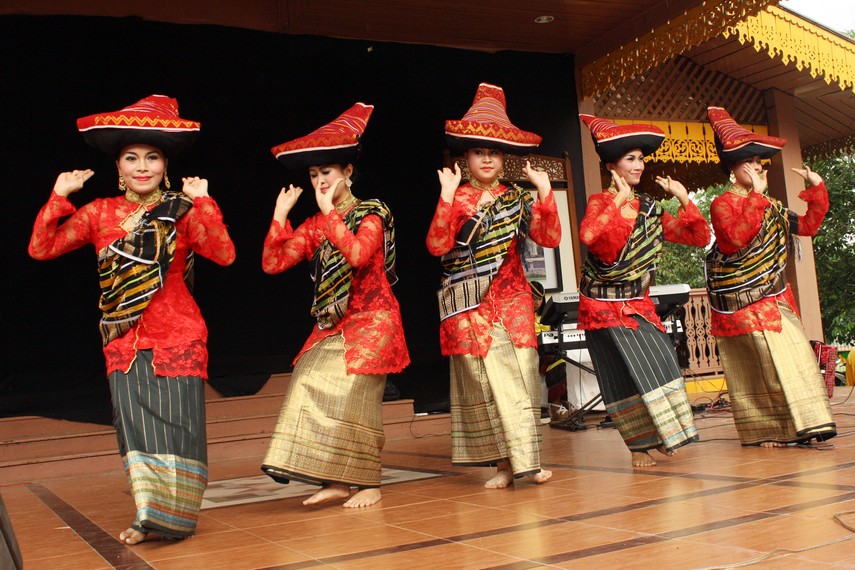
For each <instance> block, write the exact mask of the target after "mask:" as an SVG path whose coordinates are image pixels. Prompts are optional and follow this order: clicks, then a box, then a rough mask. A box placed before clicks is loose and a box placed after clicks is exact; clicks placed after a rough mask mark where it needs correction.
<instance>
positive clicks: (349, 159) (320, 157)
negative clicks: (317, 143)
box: [276, 146, 359, 170]
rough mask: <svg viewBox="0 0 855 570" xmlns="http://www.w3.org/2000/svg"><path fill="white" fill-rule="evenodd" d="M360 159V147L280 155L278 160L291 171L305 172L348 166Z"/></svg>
mask: <svg viewBox="0 0 855 570" xmlns="http://www.w3.org/2000/svg"><path fill="white" fill-rule="evenodd" d="M358 157H359V147H358V146H351V147H346V148H334V149H328V148H323V149H317V150H307V151H302V152H291V153H287V154H280V155H278V156H277V157H276V160H278V161H279V163H280V164H282V165H283V166H285V167H286V168H289V169H291V170H305V169H307V168H309V167H310V166H323V165H325V164H340V165H341V166H347V165H348V164H352V163H353V162H354V161H355V160H356V159H357V158H358Z"/></svg>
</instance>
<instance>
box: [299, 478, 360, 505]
mask: <svg viewBox="0 0 855 570" xmlns="http://www.w3.org/2000/svg"><path fill="white" fill-rule="evenodd" d="M349 496H350V487H348V486H347V485H340V484H338V483H329V484H327V485H324V486H323V487H321V490H320V491H318V492H317V493H315V494H314V495H312V496H311V497H309V498H308V499H306V500H305V501H303V504H304V505H307V506H308V505H320V504H321V503H326V502H327V501H332V500H333V499H346V498H348V497H349Z"/></svg>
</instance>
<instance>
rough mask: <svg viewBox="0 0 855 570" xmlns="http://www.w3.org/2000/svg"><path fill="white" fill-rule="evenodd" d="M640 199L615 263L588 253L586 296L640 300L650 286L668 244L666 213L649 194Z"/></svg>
mask: <svg viewBox="0 0 855 570" xmlns="http://www.w3.org/2000/svg"><path fill="white" fill-rule="evenodd" d="M638 199H639V208H638V216H637V217H636V218H635V226H634V227H633V229H632V233H631V234H630V235H629V239H628V240H627V241H626V245H624V247H623V250H622V251H621V252H620V254H619V255H618V257H617V259H616V260H615V261H614V263H610V264H606V263H603V262H602V261H600V260H599V259H598V258H597V257H596V256H595V255H592V254H590V253H589V254H588V258H587V259H586V260H585V266H584V267H583V268H582V282H581V284H580V285H579V291H580V292H581V293H582V294H583V295H585V296H586V297H590V298H592V299H600V300H605V301H611V300H621V299H624V300H625V299H639V298H641V297H643V296H644V293H645V291H647V289H648V287H650V282H651V280H652V279H653V275H654V274H655V273H656V260H657V258H658V257H659V252H660V251H661V250H662V242H664V241H665V237H664V233H663V230H662V223H661V218H662V213H663V211H664V210H663V209H662V206H661V205H660V204H659V203H658V202H656V201H655V200H654V199H653V198H651V197H650V196H648V195H647V194H639V195H638Z"/></svg>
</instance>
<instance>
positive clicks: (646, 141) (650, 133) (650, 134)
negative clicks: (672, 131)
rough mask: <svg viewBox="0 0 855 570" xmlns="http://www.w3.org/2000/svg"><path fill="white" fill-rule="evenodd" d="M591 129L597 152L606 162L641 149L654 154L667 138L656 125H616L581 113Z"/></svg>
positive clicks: (616, 159)
mask: <svg viewBox="0 0 855 570" xmlns="http://www.w3.org/2000/svg"><path fill="white" fill-rule="evenodd" d="M579 118H580V119H582V122H584V123H585V126H586V127H588V129H589V130H590V131H591V138H593V139H594V146H596V148H597V154H599V155H600V160H601V161H602V162H604V163H609V162H616V161H618V160H620V158H621V157H622V156H623V155H625V154H626V153H628V152H630V151H633V150H635V149H641V152H643V153H644V155H645V156H647V155H649V154H653V153H654V152H656V149H658V148H659V146H660V145H661V144H662V141H664V140H665V133H664V132H663V131H662V129H660V128H659V127H657V126H655V125H616V124H614V123H612V122H611V121H607V120H605V119H601V118H599V117H595V116H594V115H585V114H581V115H579Z"/></svg>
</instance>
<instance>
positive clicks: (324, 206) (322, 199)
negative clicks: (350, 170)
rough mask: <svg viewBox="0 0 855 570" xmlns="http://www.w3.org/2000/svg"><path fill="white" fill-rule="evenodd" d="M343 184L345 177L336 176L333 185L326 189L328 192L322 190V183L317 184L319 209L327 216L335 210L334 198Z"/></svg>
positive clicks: (316, 191)
mask: <svg viewBox="0 0 855 570" xmlns="http://www.w3.org/2000/svg"><path fill="white" fill-rule="evenodd" d="M342 184H344V178H336V181H335V182H333V183H332V186H330V187H329V188H327V189H326V190H327V191H326V192H321V186H320V184H319V185H317V186H315V200H316V201H317V202H318V209H319V210H320V211H321V213H322V214H323V215H325V216H326V215H327V214H329V213H330V212H332V211H333V210H335V204H334V203H333V198H335V193H336V192H337V191H338V187H339V186H341V185H342Z"/></svg>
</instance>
